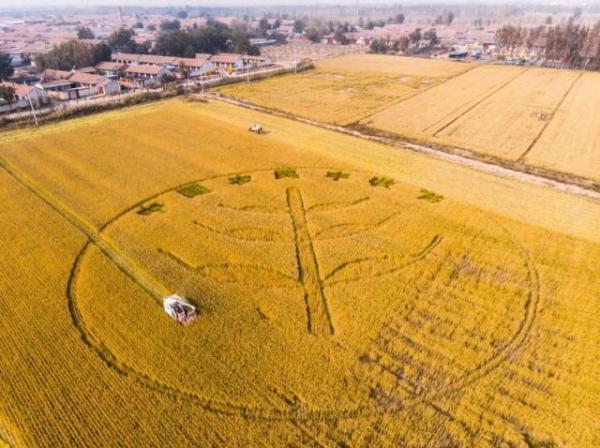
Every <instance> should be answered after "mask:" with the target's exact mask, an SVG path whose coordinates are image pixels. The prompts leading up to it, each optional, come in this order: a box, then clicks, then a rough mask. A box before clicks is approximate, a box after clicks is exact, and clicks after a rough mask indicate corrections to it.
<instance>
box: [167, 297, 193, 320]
mask: <svg viewBox="0 0 600 448" xmlns="http://www.w3.org/2000/svg"><path fill="white" fill-rule="evenodd" d="M163 308H164V310H165V313H167V314H168V315H169V316H171V317H172V318H173V319H174V320H176V321H177V323H178V324H179V325H184V326H185V325H188V324H190V323H191V322H192V321H193V320H194V319H196V307H195V306H194V305H192V304H191V303H190V302H188V301H187V300H185V299H184V298H183V297H181V296H178V295H177V294H173V295H170V296H168V297H165V298H164V299H163Z"/></svg>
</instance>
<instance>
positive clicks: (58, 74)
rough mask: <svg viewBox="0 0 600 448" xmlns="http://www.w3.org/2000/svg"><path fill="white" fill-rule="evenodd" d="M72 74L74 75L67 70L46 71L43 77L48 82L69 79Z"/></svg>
mask: <svg viewBox="0 0 600 448" xmlns="http://www.w3.org/2000/svg"><path fill="white" fill-rule="evenodd" d="M71 74H72V73H71V72H67V71H65V70H52V69H47V70H44V73H42V76H43V77H44V79H46V80H54V79H67V78H68V77H69V76H71Z"/></svg>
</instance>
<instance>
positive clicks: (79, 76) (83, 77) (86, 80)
mask: <svg viewBox="0 0 600 448" xmlns="http://www.w3.org/2000/svg"><path fill="white" fill-rule="evenodd" d="M103 79H104V78H103V77H102V76H100V75H92V74H90V73H81V72H75V73H73V74H72V75H71V76H69V81H71V82H76V83H77V84H88V85H96V84H100V83H101V82H102V80H103Z"/></svg>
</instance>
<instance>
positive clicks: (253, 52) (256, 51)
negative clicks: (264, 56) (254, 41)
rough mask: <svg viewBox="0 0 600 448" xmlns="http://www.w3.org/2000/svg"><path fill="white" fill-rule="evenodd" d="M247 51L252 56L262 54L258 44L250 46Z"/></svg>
mask: <svg viewBox="0 0 600 448" xmlns="http://www.w3.org/2000/svg"><path fill="white" fill-rule="evenodd" d="M247 53H248V54H249V55H250V56H260V48H258V47H257V46H256V45H250V48H248V51H247Z"/></svg>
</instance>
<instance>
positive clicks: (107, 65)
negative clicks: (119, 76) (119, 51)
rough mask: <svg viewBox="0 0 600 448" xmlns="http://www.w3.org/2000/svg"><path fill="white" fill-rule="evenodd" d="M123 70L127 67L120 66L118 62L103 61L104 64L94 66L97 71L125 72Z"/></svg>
mask: <svg viewBox="0 0 600 448" xmlns="http://www.w3.org/2000/svg"><path fill="white" fill-rule="evenodd" d="M125 68H127V65H125V64H121V63H120V62H106V61H104V62H100V63H98V64H97V65H96V69H97V70H113V71H115V72H117V71H123V70H125Z"/></svg>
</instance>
